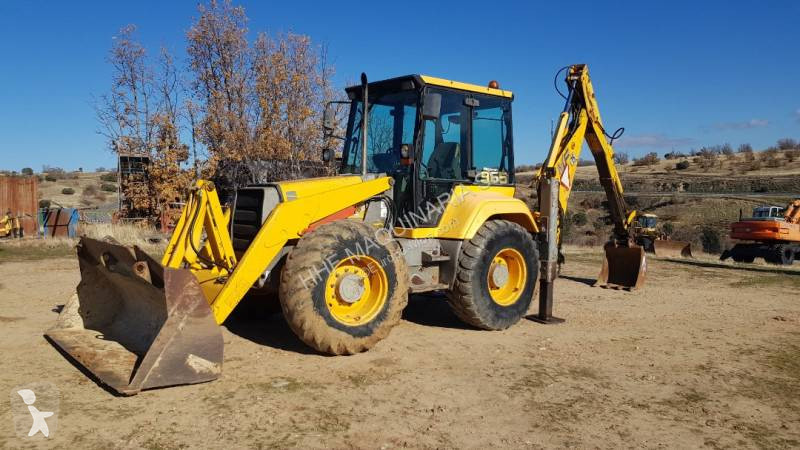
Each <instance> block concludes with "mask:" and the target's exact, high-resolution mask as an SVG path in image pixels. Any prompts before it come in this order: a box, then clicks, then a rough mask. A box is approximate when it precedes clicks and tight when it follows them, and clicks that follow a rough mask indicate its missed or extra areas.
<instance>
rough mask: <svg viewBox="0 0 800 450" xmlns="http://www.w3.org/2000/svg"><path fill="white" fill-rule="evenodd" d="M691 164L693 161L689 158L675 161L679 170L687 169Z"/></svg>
mask: <svg viewBox="0 0 800 450" xmlns="http://www.w3.org/2000/svg"><path fill="white" fill-rule="evenodd" d="M690 165H691V163H690V162H689V161H688V160H686V161H679V162H677V163H675V169H677V170H686V169H688V168H689V166H690Z"/></svg>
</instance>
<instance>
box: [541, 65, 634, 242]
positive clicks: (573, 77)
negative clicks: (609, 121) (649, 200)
mask: <svg viewBox="0 0 800 450" xmlns="http://www.w3.org/2000/svg"><path fill="white" fill-rule="evenodd" d="M566 83H567V87H568V89H569V91H568V94H567V97H566V104H565V106H564V110H563V112H562V113H561V115H560V116H559V119H558V126H557V128H556V131H555V134H554V135H553V141H552V144H551V146H550V151H549V153H548V155H547V159H546V160H545V162H544V164H543V165H542V167H541V168H540V169H539V173H538V175H537V191H538V190H540V189H542V187H543V186H544V183H542V180H543V179H544V178H555V179H557V180H558V181H559V183H560V184H561V189H559V213H560V214H559V215H560V216H562V217H563V215H564V214H565V213H566V211H567V203H568V201H569V195H570V193H571V192H572V184H573V180H574V178H575V169H576V167H577V166H578V162H579V161H580V154H581V150H582V147H583V140H584V139H585V140H586V142H587V143H588V144H589V149H590V150H591V152H592V155H593V156H594V160H595V163H596V166H597V172H598V175H599V177H600V184H601V185H602V186H603V189H604V190H605V192H606V197H607V199H608V205H609V210H610V213H611V219H612V221H613V223H614V238H615V240H616V241H617V243H619V244H622V243H623V242H624V241H627V240H628V239H629V238H630V233H629V231H628V228H629V226H630V224H631V222H633V219H634V217H635V216H636V212H635V211H628V207H627V205H626V204H625V199H624V198H623V195H622V194H623V191H622V182H621V181H620V178H619V175H618V174H617V169H616V167H615V166H614V149H613V148H612V147H611V144H610V143H609V141H608V140H607V139H606V136H607V134H606V133H605V129H604V128H603V123H602V121H601V119H600V112H599V109H598V107H597V100H596V98H595V94H594V88H593V87H592V82H591V79H590V78H589V69H588V67H587V66H586V65H585V64H576V65H573V66H570V67H569V68H568V72H567V77H566ZM538 193H539V198H543V196H542V195H541V194H542V193H541V192H538ZM543 206H544V205H539V209H540V210H542V208H543Z"/></svg>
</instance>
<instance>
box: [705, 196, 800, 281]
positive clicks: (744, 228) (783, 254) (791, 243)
mask: <svg viewBox="0 0 800 450" xmlns="http://www.w3.org/2000/svg"><path fill="white" fill-rule="evenodd" d="M740 216H741V214H740ZM731 238H732V239H736V240H740V241H748V242H741V243H738V244H736V245H734V246H733V248H731V249H730V250H725V251H724V252H723V253H722V256H721V257H720V259H722V260H725V259H728V258H733V260H734V261H736V262H746V263H751V262H753V261H754V260H755V259H756V258H764V260H765V261H766V262H768V263H770V264H778V265H791V264H792V263H793V262H794V260H795V258H798V257H800V199H796V200H794V201H792V202H791V203H789V205H788V206H786V207H785V208H784V207H781V206H759V207H757V208H755V209H753V217H750V218H747V219H742V218H741V217H739V221H738V222H735V223H733V224H732V225H731Z"/></svg>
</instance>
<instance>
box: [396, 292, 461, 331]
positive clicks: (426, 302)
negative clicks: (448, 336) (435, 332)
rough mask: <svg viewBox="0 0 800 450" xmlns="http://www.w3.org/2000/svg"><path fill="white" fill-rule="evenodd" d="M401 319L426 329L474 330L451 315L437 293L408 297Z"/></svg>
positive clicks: (442, 298)
mask: <svg viewBox="0 0 800 450" xmlns="http://www.w3.org/2000/svg"><path fill="white" fill-rule="evenodd" d="M403 319H405V320H407V321H409V322H413V323H416V324H418V325H424V326H428V327H438V328H456V329H460V330H474V328H472V327H471V326H469V325H466V324H465V323H463V322H461V319H459V318H458V317H456V315H455V314H453V310H452V309H450V305H448V304H447V299H446V298H445V296H444V294H442V293H437V292H431V293H425V294H414V295H411V296H409V299H408V306H406V309H405V311H403Z"/></svg>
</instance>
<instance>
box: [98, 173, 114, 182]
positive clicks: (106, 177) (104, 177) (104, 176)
mask: <svg viewBox="0 0 800 450" xmlns="http://www.w3.org/2000/svg"><path fill="white" fill-rule="evenodd" d="M100 179H101V180H102V181H108V182H109V183H116V182H117V174H115V173H104V174H102V175H100Z"/></svg>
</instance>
